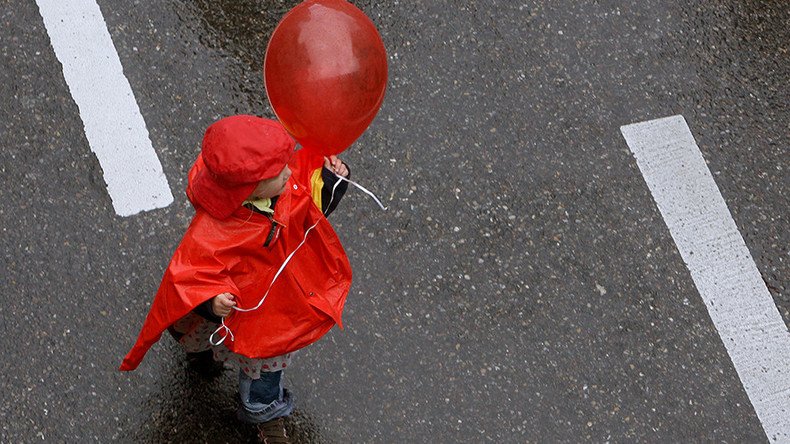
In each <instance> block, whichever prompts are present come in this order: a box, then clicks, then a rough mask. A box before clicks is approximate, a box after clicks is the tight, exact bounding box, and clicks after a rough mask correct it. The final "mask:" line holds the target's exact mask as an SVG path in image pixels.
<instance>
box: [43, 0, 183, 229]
mask: <svg viewBox="0 0 790 444" xmlns="http://www.w3.org/2000/svg"><path fill="white" fill-rule="evenodd" d="M36 3H37V4H38V8H39V11H40V13H41V17H42V18H43V19H44V26H45V27H46V28H47V33H48V34H49V38H50V40H51V42H52V47H53V49H54V50H55V55H56V56H57V58H58V60H60V63H61V64H62V65H63V76H64V77H65V79H66V84H67V85H68V87H69V90H70V92H71V95H72V97H73V98H74V101H75V102H76V103H77V107H78V108H79V111H80V117H81V118H82V122H83V125H84V126H85V136H86V137H87V139H88V143H89V144H90V148H91V151H93V152H94V153H95V154H96V157H97V158H98V159H99V163H100V164H101V167H102V170H104V181H105V182H106V183H107V191H108V192H109V194H110V198H111V199H112V205H113V208H114V209H115V212H116V213H117V214H118V215H120V216H131V215H133V214H137V213H139V212H141V211H145V210H152V209H155V208H163V207H166V206H168V205H170V204H171V203H172V202H173V195H172V193H171V192H170V186H169V185H168V183H167V177H165V174H164V172H163V171H162V164H161V163H160V162H159V158H158V157H157V155H156V152H155V151H154V148H153V146H152V145H151V139H150V138H149V136H148V128H146V126H145V121H144V120H143V116H142V115H141V114H140V108H139V107H138V106H137V101H136V100H135V98H134V93H133V92H132V88H131V86H130V85H129V80H128V79H127V78H126V76H125V75H124V74H123V67H122V66H121V61H120V59H119V58H118V53H117V52H116V50H115V46H114V45H113V43H112V39H111V38H110V33H109V31H108V30H107V24H106V23H105V22H104V17H103V16H102V13H101V10H100V9H99V5H97V4H96V2H95V0H36Z"/></svg>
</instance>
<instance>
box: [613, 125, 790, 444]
mask: <svg viewBox="0 0 790 444" xmlns="http://www.w3.org/2000/svg"><path fill="white" fill-rule="evenodd" d="M620 131H621V132H622V133H623V136H624V137H625V140H626V142H627V143H628V146H629V148H630V149H631V151H632V152H633V153H634V156H635V157H636V162H637V165H638V166H639V169H640V170H641V171H642V175H643V176H644V178H645V181H646V182H647V185H648V187H649V188H650V192H651V193H652V194H653V198H654V199H655V201H656V204H657V205H658V209H659V211H660V212H661V215H662V216H663V217H664V221H665V222H666V224H667V226H668V227H669V231H670V233H671V234H672V238H673V239H674V240H675V243H676V244H677V247H678V250H679V251H680V255H681V256H682V258H683V261H684V262H685V263H686V266H687V267H688V269H689V271H690V272H691V277H692V279H693V280H694V284H695V285H696V287H697V290H698V291H699V293H700V295H701V296H702V299H703V300H704V301H705V305H706V306H707V308H708V313H709V314H710V317H711V319H712V320H713V323H714V325H715V326H716V329H717V330H718V332H719V335H720V336H721V339H722V341H723V342H724V346H725V347H726V349H727V352H728V353H729V355H730V358H731V359H732V362H733V364H734V365H735V370H736V371H737V372H738V376H739V377H740V379H741V383H742V384H743V387H744V389H745V390H746V394H747V395H748V396H749V399H750V400H751V402H752V405H753V406H754V410H755V412H756V413H757V416H758V418H759V419H760V422H761V423H762V426H763V429H764V430H765V433H766V435H767V436H768V438H769V439H770V440H771V441H778V442H790V332H788V330H787V326H786V325H785V323H784V321H783V320H782V317H781V316H780V315H779V311H778V310H777V308H776V305H774V301H773V298H772V297H771V294H770V293H769V292H768V288H767V287H766V285H765V282H764V281H763V279H762V277H761V276H760V272H759V271H758V270H757V266H756V265H755V263H754V260H753V259H752V256H751V254H750V253H749V250H748V248H746V243H745V242H744V241H743V237H741V234H740V232H739V231H738V227H737V226H736V225H735V221H734V220H733V219H732V216H731V215H730V212H729V210H728V209H727V204H726V203H725V202H724V198H723V197H722V195H721V193H720V192H719V189H718V187H717V186H716V182H715V181H714V180H713V176H712V175H711V173H710V171H709V170H708V167H707V165H706V164H705V159H703V157H702V153H700V151H699V148H698V147H697V144H696V142H695V141H694V136H692V134H691V131H690V130H689V127H688V125H686V121H685V119H683V116H672V117H666V118H663V119H657V120H652V121H648V122H641V123H635V124H632V125H626V126H623V127H621V128H620Z"/></svg>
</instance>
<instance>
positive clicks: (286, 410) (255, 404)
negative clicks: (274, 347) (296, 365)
mask: <svg viewBox="0 0 790 444" xmlns="http://www.w3.org/2000/svg"><path fill="white" fill-rule="evenodd" d="M282 374H283V372H282V370H280V371H276V372H261V377H260V378H259V379H252V378H250V377H249V376H247V375H246V374H245V373H244V372H243V371H241V370H239V398H240V401H241V408H240V409H239V412H238V416H239V419H240V420H242V421H244V422H251V423H262V422H266V421H269V420H272V419H275V418H279V417H281V416H288V415H290V414H291V412H292V411H293V399H292V398H291V395H290V394H289V393H288V390H285V389H283V380H282Z"/></svg>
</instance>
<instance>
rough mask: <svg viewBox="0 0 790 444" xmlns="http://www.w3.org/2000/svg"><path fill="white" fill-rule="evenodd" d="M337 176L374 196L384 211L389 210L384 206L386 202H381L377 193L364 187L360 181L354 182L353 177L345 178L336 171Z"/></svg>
mask: <svg viewBox="0 0 790 444" xmlns="http://www.w3.org/2000/svg"><path fill="white" fill-rule="evenodd" d="M335 176H337V177H338V179H340V180H345V181H346V182H348V183H350V184H351V185H354V186H355V187H357V188H359V189H360V190H362V192H363V193H365V194H367V195H368V196H370V197H372V198H373V200H375V201H376V203H377V204H379V207H380V208H381V209H382V210H384V211H387V207H385V206H384V204H382V203H381V201H380V200H379V198H378V197H376V195H375V194H373V192H371V191H370V190H368V189H367V188H365V187H363V186H362V185H360V184H358V183H356V182H354V181H353V180H351V179H347V178H345V177H343V176H341V175H339V174H337V173H335Z"/></svg>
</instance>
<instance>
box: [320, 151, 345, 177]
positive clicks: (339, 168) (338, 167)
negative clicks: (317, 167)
mask: <svg viewBox="0 0 790 444" xmlns="http://www.w3.org/2000/svg"><path fill="white" fill-rule="evenodd" d="M324 168H326V169H328V170H329V171H333V172H334V173H335V174H337V175H338V176H343V177H346V176H348V167H347V166H346V164H345V163H343V161H342V160H340V159H338V158H337V156H334V155H332V156H329V157H324Z"/></svg>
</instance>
